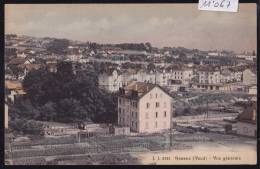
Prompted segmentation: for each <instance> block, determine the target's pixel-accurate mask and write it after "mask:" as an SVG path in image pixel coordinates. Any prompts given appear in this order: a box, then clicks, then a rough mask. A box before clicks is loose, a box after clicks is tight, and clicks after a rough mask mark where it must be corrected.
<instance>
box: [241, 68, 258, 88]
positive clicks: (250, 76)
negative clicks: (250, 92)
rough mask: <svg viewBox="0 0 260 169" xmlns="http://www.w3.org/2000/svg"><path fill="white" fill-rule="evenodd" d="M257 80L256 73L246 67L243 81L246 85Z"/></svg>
mask: <svg viewBox="0 0 260 169" xmlns="http://www.w3.org/2000/svg"><path fill="white" fill-rule="evenodd" d="M256 82H257V76H256V73H254V72H253V71H252V70H250V69H246V70H244V71H243V83H244V84H246V85H252V84H256Z"/></svg>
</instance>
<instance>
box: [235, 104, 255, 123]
mask: <svg viewBox="0 0 260 169" xmlns="http://www.w3.org/2000/svg"><path fill="white" fill-rule="evenodd" d="M238 121H240V122H246V123H253V124H256V102H252V103H251V104H249V105H247V106H246V108H245V110H244V111H243V112H242V113H241V114H240V115H239V116H238Z"/></svg>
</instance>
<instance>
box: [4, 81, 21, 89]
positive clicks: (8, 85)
mask: <svg viewBox="0 0 260 169" xmlns="http://www.w3.org/2000/svg"><path fill="white" fill-rule="evenodd" d="M5 88H7V89H10V90H14V89H22V88H23V87H22V83H20V82H18V81H9V80H6V81H5Z"/></svg>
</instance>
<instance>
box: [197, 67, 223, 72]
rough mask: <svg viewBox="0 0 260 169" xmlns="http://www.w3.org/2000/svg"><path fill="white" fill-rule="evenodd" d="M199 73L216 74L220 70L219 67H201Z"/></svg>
mask: <svg viewBox="0 0 260 169" xmlns="http://www.w3.org/2000/svg"><path fill="white" fill-rule="evenodd" d="M198 71H207V72H215V71H219V69H218V67H214V66H200V67H198Z"/></svg>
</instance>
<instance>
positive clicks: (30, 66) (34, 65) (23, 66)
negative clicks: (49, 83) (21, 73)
mask: <svg viewBox="0 0 260 169" xmlns="http://www.w3.org/2000/svg"><path fill="white" fill-rule="evenodd" d="M18 67H19V68H22V69H24V68H26V69H28V70H33V69H35V70H37V69H40V68H41V64H20V65H18Z"/></svg>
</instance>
